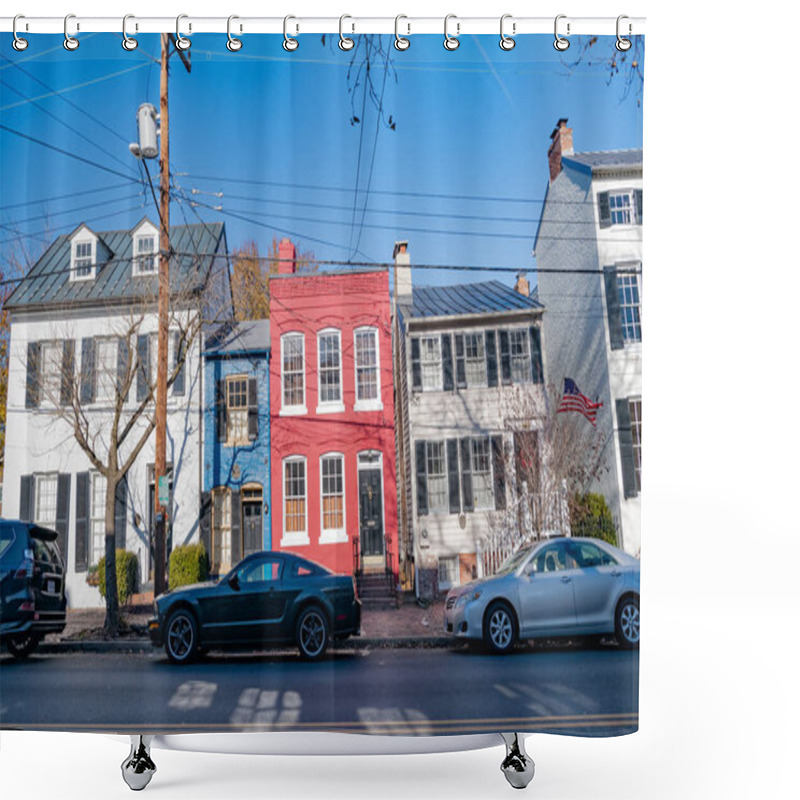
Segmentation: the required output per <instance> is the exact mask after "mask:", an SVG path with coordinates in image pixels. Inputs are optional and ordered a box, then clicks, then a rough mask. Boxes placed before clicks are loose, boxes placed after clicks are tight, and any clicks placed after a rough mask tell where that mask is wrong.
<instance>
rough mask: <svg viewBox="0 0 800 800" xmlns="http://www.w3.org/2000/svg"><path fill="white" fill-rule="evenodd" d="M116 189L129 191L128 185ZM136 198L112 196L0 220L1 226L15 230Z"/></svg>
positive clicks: (131, 196) (133, 196) (132, 196)
mask: <svg viewBox="0 0 800 800" xmlns="http://www.w3.org/2000/svg"><path fill="white" fill-rule="evenodd" d="M116 189H117V190H119V189H124V190H126V191H127V190H128V187H127V186H117V187H116ZM135 199H136V196H135V195H125V196H124V197H116V198H111V199H110V200H99V201H97V202H96V203H89V204H88V205H85V206H72V207H71V208H68V209H65V210H64V211H54V212H52V213H50V214H39V215H38V216H36V217H28V218H27V219H17V220H11V222H0V228H5V229H6V230H8V231H12V232H14V227H15V226H16V225H23V224H25V223H27V222H35V221H37V220H40V219H49V218H50V217H60V216H63V215H64V214H72V213H73V212H75V211H85V210H87V209H90V208H97V207H98V206H107V205H108V204H109V203H119V202H122V201H123V200H135Z"/></svg>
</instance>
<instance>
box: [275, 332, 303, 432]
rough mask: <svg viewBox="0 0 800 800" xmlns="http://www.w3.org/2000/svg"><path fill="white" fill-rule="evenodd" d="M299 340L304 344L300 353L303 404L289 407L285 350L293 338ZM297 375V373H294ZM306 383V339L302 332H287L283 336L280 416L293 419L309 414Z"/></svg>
mask: <svg viewBox="0 0 800 800" xmlns="http://www.w3.org/2000/svg"><path fill="white" fill-rule="evenodd" d="M293 337H294V338H299V339H300V341H301V342H302V348H301V351H300V357H301V358H302V361H303V366H302V369H301V370H300V374H301V375H302V376H303V402H302V404H300V405H297V404H295V405H287V404H286V374H285V370H284V356H285V353H284V350H285V348H286V342H287V341H288V340H289V339H291V338H293ZM292 374H297V373H292ZM306 383H307V376H306V337H305V334H304V333H303V332H302V331H287V332H286V333H284V334H283V335H282V336H281V410H280V412H279V415H280V416H282V417H291V416H298V415H302V414H307V413H308V409H307V408H306Z"/></svg>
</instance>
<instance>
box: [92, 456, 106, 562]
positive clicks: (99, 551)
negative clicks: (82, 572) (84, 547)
mask: <svg viewBox="0 0 800 800" xmlns="http://www.w3.org/2000/svg"><path fill="white" fill-rule="evenodd" d="M96 481H98V482H99V483H100V484H101V485H102V487H103V490H102V492H103V501H102V503H100V516H99V517H98V516H95V510H96V508H95V507H96V505H97V503H96V502H95V488H96V487H95V482H96ZM107 487H108V483H107V481H106V480H105V478H104V477H103V476H102V475H101V474H100V473H99V472H96V471H93V472H90V473H89V489H90V491H89V566H90V567H96V566H97V565H98V564H99V563H100V559H101V558H103V556H105V554H106V542H105V540H106V531H105V526H106V491H107ZM96 524H99V528H100V533H99V534H98V533H96V532H95V525H96ZM97 539H99V540H100V543H99V545H98V543H97Z"/></svg>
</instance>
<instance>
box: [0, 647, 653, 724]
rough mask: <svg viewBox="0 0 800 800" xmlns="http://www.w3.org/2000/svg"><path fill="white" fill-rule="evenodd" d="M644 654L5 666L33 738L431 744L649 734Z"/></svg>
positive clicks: (345, 654) (7, 703) (390, 655)
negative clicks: (204, 735) (221, 737)
mask: <svg viewBox="0 0 800 800" xmlns="http://www.w3.org/2000/svg"><path fill="white" fill-rule="evenodd" d="M638 674H639V654H638V652H636V651H634V652H630V651H623V650H617V649H616V648H613V647H610V648H609V647H595V648H588V649H577V648H558V649H549V650H547V649H545V650H520V651H518V652H515V653H513V654H511V655H508V656H504V657H497V656H489V655H485V654H483V653H476V652H471V651H468V650H466V649H464V650H442V649H384V648H379V649H367V648H365V649H360V650H348V651H339V652H336V653H334V654H329V655H328V656H327V657H326V658H325V659H324V660H323V661H322V662H321V663H307V662H303V661H300V660H299V659H298V658H297V656H296V654H295V653H264V654H257V655H253V654H243V655H223V654H214V653H212V654H211V655H209V656H207V657H206V658H205V659H204V660H203V661H201V662H199V663H196V664H193V665H189V666H185V667H175V666H172V665H171V664H169V662H168V661H167V660H166V658H165V657H164V653H163V651H162V650H153V652H152V653H150V654H89V653H87V654H74V653H73V654H64V655H33V656H31V657H30V658H28V659H27V660H22V661H16V660H14V659H13V658H11V657H8V656H6V655H3V656H2V657H0V689H1V691H0V725H2V727H3V728H19V729H32V730H69V731H109V732H112V731H113V732H119V733H123V732H126V733H141V732H161V733H168V732H172V733H178V732H184V733H189V732H208V731H211V730H214V731H217V730H231V731H280V730H323V731H342V732H351V733H371V734H384V735H386V734H395V735H405V736H431V735H437V734H462V733H464V734H465V733H479V732H485V731H525V732H527V731H542V732H544V731H550V732H554V733H565V734H578V735H585V736H608V735H621V734H625V733H631V732H633V731H635V730H636V728H637V726H638V693H639V680H638Z"/></svg>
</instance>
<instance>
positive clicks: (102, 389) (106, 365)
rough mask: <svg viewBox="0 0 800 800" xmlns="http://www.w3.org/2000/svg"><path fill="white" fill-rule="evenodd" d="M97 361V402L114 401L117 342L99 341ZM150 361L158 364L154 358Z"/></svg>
mask: <svg viewBox="0 0 800 800" xmlns="http://www.w3.org/2000/svg"><path fill="white" fill-rule="evenodd" d="M151 352H152V351H151ZM96 359H97V364H96V366H97V374H96V377H97V400H98V401H100V400H113V399H114V398H115V397H116V391H117V340H116V339H98V340H97V356H96ZM150 361H151V364H155V363H156V359H155V358H153V357H151V359H150Z"/></svg>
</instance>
